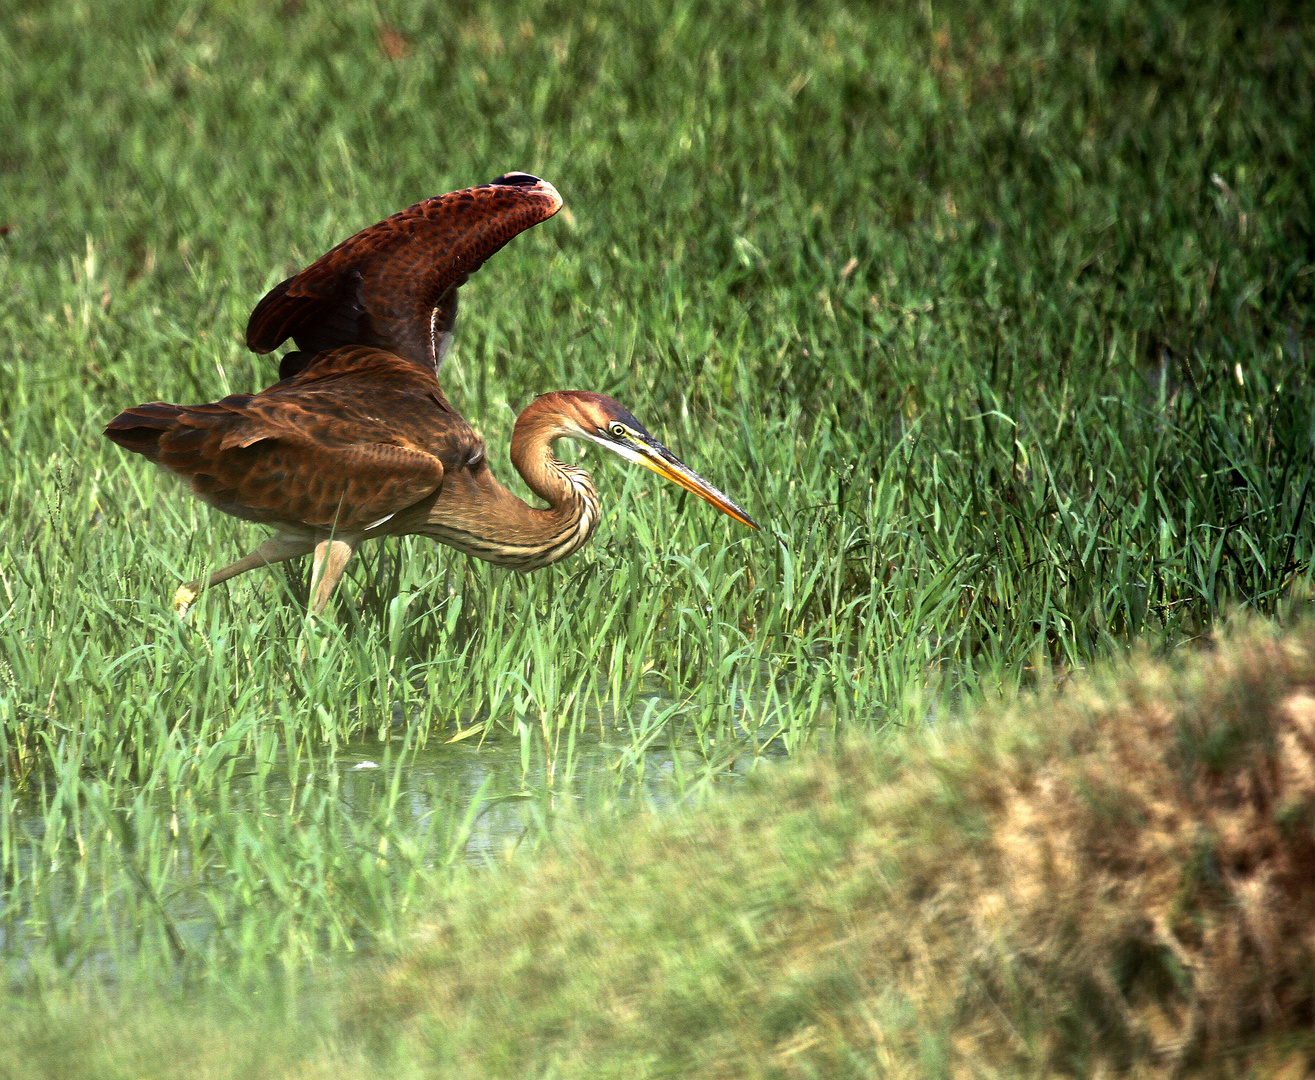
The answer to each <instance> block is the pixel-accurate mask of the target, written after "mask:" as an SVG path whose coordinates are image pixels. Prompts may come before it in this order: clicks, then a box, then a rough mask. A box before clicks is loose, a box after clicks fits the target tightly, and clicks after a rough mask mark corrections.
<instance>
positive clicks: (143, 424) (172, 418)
mask: <svg viewBox="0 0 1315 1080" xmlns="http://www.w3.org/2000/svg"><path fill="white" fill-rule="evenodd" d="M184 411H185V407H184V406H182V405H169V404H167V403H166V402H163V401H152V402H148V403H147V404H145V405H138V406H137V407H136V408H132V409H124V410H123V412H121V413H119V415H118V416H116V417H115V418H114V419H113V420H111V421H110V422H109V423H108V424H106V425H105V437H106V438H108V439H111V440H112V441H114V442H116V443H118V444H119V445H120V446H122V447H123V448H124V449H125V450H131V451H132V452H133V453H134V454H141V455H143V456H144V457H148V458H150V459H151V460H152V461H156V460H158V459H159V457H160V439H161V438H162V437H163V436H165V435H166V434H168V433H169V432H170V431H172V430H173V429H174V427H175V426H177V424H178V418H179V416H181V415H182V414H183V412H184Z"/></svg>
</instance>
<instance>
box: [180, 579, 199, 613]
mask: <svg viewBox="0 0 1315 1080" xmlns="http://www.w3.org/2000/svg"><path fill="white" fill-rule="evenodd" d="M200 593H201V590H200V589H198V588H196V587H195V586H194V585H191V584H188V585H179V586H178V591H177V592H176V593H174V614H175V615H177V616H178V617H179V618H180V619H185V618H187V612H188V609H189V608H191V606H192V602H193V601H194V600H195V599H196V598H197V596H199V595H200Z"/></svg>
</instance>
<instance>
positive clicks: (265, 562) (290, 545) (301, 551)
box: [174, 535, 315, 619]
mask: <svg viewBox="0 0 1315 1080" xmlns="http://www.w3.org/2000/svg"><path fill="white" fill-rule="evenodd" d="M314 547H315V541H314V540H309V539H307V538H305V537H301V536H283V535H276V536H271V537H270V538H269V539H268V540H266V541H265V542H264V543H263V544H261V545H260V547H258V548H256V550H255V551H253V552H252V553H251V554H250V555H246V556H244V557H243V558H241V559H238V561H237V562H235V563H229V564H228V565H227V566H225V567H224V568H223V569H222V570H216V571H215V572H214V573H213V574H206V575H205V576H204V577H199V578H197V579H196V580H195V581H189V582H188V583H187V584H186V585H179V586H178V591H177V592H176V593H174V613H175V614H176V615H177V616H178V617H179V618H180V619H181V618H184V617H186V615H187V609H188V608H190V607H191V606H192V602H193V601H194V600H195V599H196V598H197V597H198V596H199V595H200V594H201V590H202V589H208V588H210V586H211V585H218V584H219V583H220V582H221V581H227V580H228V579H229V578H232V577H237V575H238V574H245V573H246V572H247V571H248V570H254V569H256V567H258V566H272V565H273V564H274V563H278V562H283V561H284V560H285V559H295V558H296V557H297V556H298V555H305V554H306V553H307V552H309V551H311V550H312V549H313V548H314Z"/></svg>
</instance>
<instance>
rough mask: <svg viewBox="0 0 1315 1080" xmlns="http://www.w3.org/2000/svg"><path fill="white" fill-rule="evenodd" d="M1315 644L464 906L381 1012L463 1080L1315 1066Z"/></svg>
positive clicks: (1065, 703) (790, 775) (1234, 645)
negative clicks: (406, 1024)
mask: <svg viewBox="0 0 1315 1080" xmlns="http://www.w3.org/2000/svg"><path fill="white" fill-rule="evenodd" d="M1313 928H1315V623H1310V622H1307V623H1305V624H1303V625H1301V626H1300V627H1298V628H1297V629H1295V630H1293V631H1291V632H1289V633H1286V634H1280V633H1278V632H1276V631H1274V630H1273V629H1272V628H1270V627H1267V626H1263V625H1258V624H1257V625H1252V626H1249V627H1246V628H1243V629H1241V630H1239V631H1237V632H1236V633H1234V634H1233V635H1232V636H1231V637H1230V638H1228V639H1227V640H1226V641H1225V642H1224V643H1222V644H1221V645H1219V646H1218V647H1217V648H1216V649H1214V650H1213V651H1209V652H1206V653H1203V654H1201V655H1199V656H1196V657H1194V658H1193V659H1192V660H1191V661H1189V662H1187V663H1186V664H1182V665H1178V666H1170V665H1166V664H1163V663H1160V662H1156V661H1152V660H1150V659H1142V660H1140V661H1138V662H1137V663H1135V664H1134V665H1133V666H1132V667H1131V668H1130V669H1127V670H1124V671H1123V672H1122V673H1120V674H1117V675H1111V676H1108V677H1104V678H1097V679H1094V680H1090V681H1084V682H1081V683H1080V684H1078V685H1075V686H1073V687H1071V688H1070V689H1068V690H1066V691H1064V692H1063V693H1054V694H1050V695H1048V696H1045V695H1043V696H1040V697H1036V698H1029V699H1027V700H1025V701H1022V702H1019V703H1018V704H1016V705H1015V706H1014V707H1012V708H1008V709H1001V710H999V711H995V712H992V713H984V714H982V715H978V716H975V717H973V718H972V719H971V720H969V721H966V722H965V723H963V724H961V725H955V726H953V727H948V726H947V727H943V728H941V729H940V730H938V731H934V732H932V733H931V734H929V735H927V736H926V737H924V738H920V739H916V740H913V741H912V742H911V743H910V744H909V745H907V746H899V747H892V746H891V745H890V744H885V745H883V746H873V745H872V744H870V743H867V742H864V743H855V744H852V745H850V746H849V747H848V748H847V749H846V750H845V751H844V752H842V753H839V754H837V755H834V756H818V757H814V758H812V759H811V760H809V761H807V762H806V763H804V764H801V765H795V766H791V767H789V768H786V769H783V770H781V771H780V772H773V773H771V774H769V775H768V776H766V777H764V778H763V779H761V781H759V782H758V783H757V784H756V785H755V787H754V788H753V789H752V790H751V791H749V792H747V793H746V794H745V795H743V796H742V797H738V798H735V799H733V800H728V801H726V802H724V803H718V804H716V805H714V806H712V807H709V808H707V809H705V810H703V811H700V812H698V813H693V814H690V815H689V816H686V817H681V818H675V819H671V818H659V819H651V820H647V821H636V822H633V823H631V824H630V825H629V826H628V827H627V828H625V829H624V830H622V831H620V832H617V833H615V834H613V835H610V836H600V835H598V834H597V833H593V832H589V833H584V834H581V835H580V836H578V837H577V838H576V839H574V840H571V841H565V842H563V843H562V844H561V845H560V847H559V848H558V849H557V850H556V851H555V852H554V853H552V854H549V855H547V856H546V857H545V858H544V859H543V861H542V862H541V863H540V864H539V865H538V866H537V867H535V868H534V869H532V870H529V871H527V872H523V873H518V874H515V875H513V876H511V877H510V878H508V879H506V880H503V881H501V882H499V883H492V882H490V881H489V880H488V879H487V878H480V879H479V880H478V881H472V883H471V884H470V886H469V891H468V892H466V893H465V894H462V893H461V892H460V891H458V893H457V895H455V896H454V897H453V898H452V899H451V901H450V902H449V903H448V904H447V905H446V906H445V908H444V910H443V912H442V913H441V914H440V915H439V916H438V918H437V919H436V920H435V921H434V922H433V923H432V924H431V925H430V927H429V929H428V930H427V932H426V933H425V935H424V937H423V940H422V941H420V942H418V943H417V944H416V946H415V947H414V950H413V951H412V952H411V954H410V955H409V956H407V957H405V958H404V959H402V960H400V961H399V962H398V963H397V964H396V965H395V966H393V967H392V968H391V969H390V970H389V971H388V972H387V973H386V974H385V975H384V976H383V977H382V979H381V981H380V983H379V984H378V985H372V986H371V987H370V988H369V989H368V990H367V991H366V993H365V994H364V995H363V997H362V1002H361V1008H362V1010H363V1015H364V1016H365V1017H366V1019H365V1021H364V1023H365V1025H366V1028H367V1029H372V1030H375V1031H380V1032H382V1031H391V1030H393V1025H394V1024H395V1022H396V1021H397V1020H398V1019H399V1018H402V1017H410V1018H411V1031H412V1038H413V1040H414V1043H415V1046H417V1047H418V1048H419V1049H420V1051H421V1060H425V1061H427V1062H428V1067H430V1068H432V1069H433V1070H434V1072H435V1074H436V1075H462V1076H473V1075H488V1076H508V1075H517V1076H614V1075H615V1076H619V1075H623V1074H624V1075H628V1076H693V1075H697V1076H703V1077H716V1076H725V1077H732V1076H735V1077H795V1076H798V1077H806V1076H828V1077H843V1076H874V1075H883V1076H908V1077H923V1076H934V1075H944V1076H951V1075H952V1076H997V1075H1024V1074H1032V1075H1037V1074H1044V1075H1049V1074H1055V1073H1064V1074H1073V1075H1097V1074H1107V1075H1108V1074H1126V1073H1130V1074H1132V1075H1138V1076H1170V1075H1189V1074H1190V1075H1197V1074H1200V1075H1207V1074H1208V1075H1239V1076H1240V1075H1252V1074H1259V1073H1270V1072H1271V1071H1272V1070H1273V1069H1277V1068H1282V1069H1284V1070H1286V1069H1292V1070H1294V1075H1296V1074H1300V1070H1301V1069H1303V1068H1306V1069H1308V1068H1310V1067H1313V1066H1315V1040H1313V1039H1312V1020H1313V1019H1315V929H1313Z"/></svg>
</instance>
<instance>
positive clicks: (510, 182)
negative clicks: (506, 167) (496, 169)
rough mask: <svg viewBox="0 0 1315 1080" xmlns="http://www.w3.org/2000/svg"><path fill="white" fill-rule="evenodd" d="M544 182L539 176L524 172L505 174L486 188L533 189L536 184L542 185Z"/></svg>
mask: <svg viewBox="0 0 1315 1080" xmlns="http://www.w3.org/2000/svg"><path fill="white" fill-rule="evenodd" d="M542 183H543V181H542V180H540V179H539V178H538V177H537V176H531V175H530V174H529V173H524V172H509V173H503V174H502V175H501V176H499V177H498V178H497V179H496V180H490V181H489V182H488V183H487V184H486V185H485V186H486V187H533V186H534V185H535V184H542Z"/></svg>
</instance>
